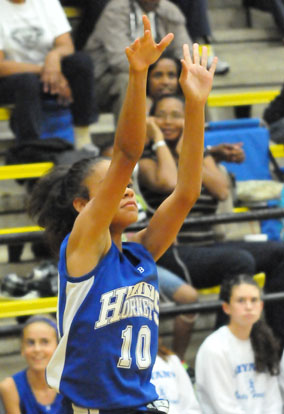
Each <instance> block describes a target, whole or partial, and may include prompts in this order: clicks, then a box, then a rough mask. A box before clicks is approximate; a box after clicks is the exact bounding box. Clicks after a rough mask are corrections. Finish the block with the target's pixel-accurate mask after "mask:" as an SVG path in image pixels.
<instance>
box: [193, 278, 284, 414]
mask: <svg viewBox="0 0 284 414" xmlns="http://www.w3.org/2000/svg"><path fill="white" fill-rule="evenodd" d="M220 296H221V300H222V301H223V305H222V307H223V311H224V313H225V314H226V315H227V316H228V318H229V322H228V325H226V326H222V327H221V328H219V329H218V330H217V331H215V332H214V333H212V334H211V335H209V336H208V337H207V338H206V339H205V341H204V342H203V343H202V345H201V346H200V348H199V350H198V352H197V357H196V364H195V372H196V391H197V396H198V400H199V403H200V406H201V409H202V412H203V413H204V414H262V413H263V414H264V413H265V414H281V413H282V401H281V395H280V390H279V386H278V381H277V375H278V374H279V346H278V343H277V341H276V339H275V338H274V336H273V334H272V332H271V330H270V328H269V327H268V326H267V325H266V324H265V322H263V321H262V320H261V319H260V318H261V312H262V308H263V302H262V300H261V293H260V289H259V287H258V285H257V284H256V283H255V282H254V280H253V278H252V277H250V276H247V275H239V276H237V277H235V278H233V279H231V280H229V281H226V282H224V284H223V285H222V287H221V295H220Z"/></svg>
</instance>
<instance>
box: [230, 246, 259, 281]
mask: <svg viewBox="0 0 284 414" xmlns="http://www.w3.org/2000/svg"><path fill="white" fill-rule="evenodd" d="M226 268H227V271H228V272H229V273H230V274H232V275H236V274H241V273H245V274H249V275H253V274H254V273H256V263H255V260H254V257H253V256H252V255H251V254H250V253H249V252H246V251H245V250H235V251H232V255H231V257H230V260H229V263H227V267H226Z"/></svg>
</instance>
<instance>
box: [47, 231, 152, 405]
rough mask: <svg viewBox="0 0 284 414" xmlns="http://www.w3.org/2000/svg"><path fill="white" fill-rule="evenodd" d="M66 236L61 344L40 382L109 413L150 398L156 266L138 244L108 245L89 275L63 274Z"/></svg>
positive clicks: (61, 286)
mask: <svg viewBox="0 0 284 414" xmlns="http://www.w3.org/2000/svg"><path fill="white" fill-rule="evenodd" d="M68 237H69V236H67V237H66V238H65V239H64V241H63V243H62V245H61V250H60V260H59V303H58V324H59V334H60V342H59V345H58V348H57V350H56V351H55V353H54V355H53V357H52V359H51V361H50V363H49V365H48V367H47V382H48V384H49V385H50V386H51V387H52V388H55V389H56V390H57V391H59V392H60V393H61V394H63V395H64V396H65V397H67V398H68V399H69V400H70V401H72V403H73V404H75V405H76V406H79V407H84V408H93V409H104V410H114V409H121V408H132V407H135V408H140V407H141V409H142V410H143V407H145V405H146V404H147V403H149V402H151V401H153V400H156V399H157V397H158V396H157V393H156V391H155V387H154V386H153V384H152V383H151V382H150V380H151V371H152V367H153V364H154V362H155V358H156V354H157V348H158V321H159V293H158V280H157V270H156V264H155V262H154V260H153V258H152V256H151V254H150V253H149V252H148V251H147V250H146V249H145V248H144V247H143V246H142V245H141V244H138V243H130V242H126V243H123V252H122V253H121V252H120V251H119V250H118V248H117V247H116V245H115V244H114V243H112V246H111V248H110V250H109V251H108V253H107V255H106V256H105V257H104V258H103V259H102V260H101V261H100V262H99V264H98V265H97V266H96V267H95V268H94V269H93V270H92V271H91V272H89V273H87V274H86V275H84V276H82V277H70V276H69V275H68V273H67V269H66V246H67V242H68Z"/></svg>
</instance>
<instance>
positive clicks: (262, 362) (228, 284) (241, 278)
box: [220, 274, 280, 375]
mask: <svg viewBox="0 0 284 414" xmlns="http://www.w3.org/2000/svg"><path fill="white" fill-rule="evenodd" d="M244 283H245V284H249V285H253V286H255V287H257V288H258V289H259V291H260V288H259V286H258V284H257V283H256V281H255V280H254V279H253V277H252V276H250V275H246V274H241V275H238V276H235V277H234V278H232V279H229V280H225V281H224V282H223V283H222V285H221V292H220V299H221V300H222V301H224V302H226V303H229V302H230V299H231V296H232V292H233V288H234V287H236V286H239V285H242V284H244ZM250 340H251V344H252V348H253V351H254V357H255V370H256V371H257V372H267V371H268V372H269V373H270V374H271V375H278V374H279V360H280V344H279V342H278V340H277V339H276V338H275V336H274V334H273V332H272V330H271V328H270V327H269V326H268V325H267V324H266V322H264V321H263V320H258V321H257V322H256V323H255V324H254V325H253V327H252V330H251V334H250Z"/></svg>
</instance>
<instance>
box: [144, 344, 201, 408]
mask: <svg viewBox="0 0 284 414" xmlns="http://www.w3.org/2000/svg"><path fill="white" fill-rule="evenodd" d="M151 382H152V383H153V384H154V385H155V387H156V391H157V394H158V395H159V398H162V399H166V400H168V401H169V411H168V414H201V410H200V407H199V404H198V402H197V399H196V396H195V391H194V389H193V386H192V383H191V379H190V377H189V375H188V374H187V373H186V371H185V369H184V367H183V365H182V363H181V361H180V359H179V358H178V356H177V355H175V354H174V353H173V352H171V351H170V350H169V349H168V348H166V347H165V346H164V345H163V344H162V342H161V338H159V348H158V354H157V358H156V361H155V364H154V367H153V371H152V379H151Z"/></svg>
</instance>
